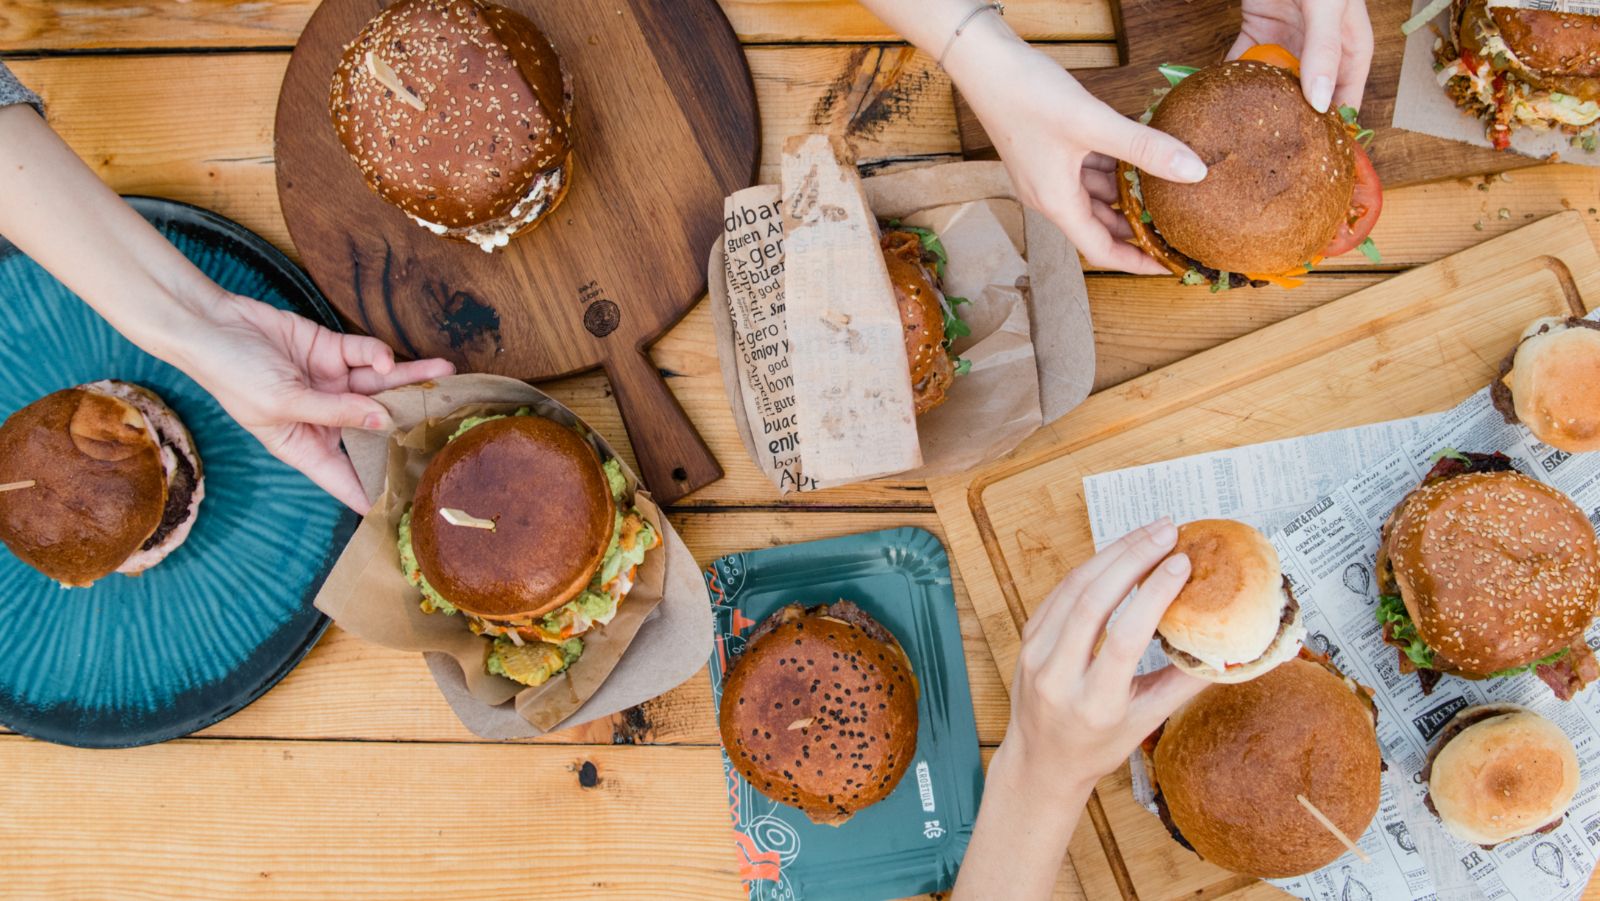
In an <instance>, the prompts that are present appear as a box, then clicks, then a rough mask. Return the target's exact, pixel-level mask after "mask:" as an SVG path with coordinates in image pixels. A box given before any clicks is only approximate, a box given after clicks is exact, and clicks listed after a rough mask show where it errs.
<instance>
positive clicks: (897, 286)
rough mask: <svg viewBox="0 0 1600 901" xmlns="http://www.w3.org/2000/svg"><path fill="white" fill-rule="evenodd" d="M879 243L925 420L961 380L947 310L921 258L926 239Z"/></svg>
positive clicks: (890, 235) (900, 234)
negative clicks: (948, 346) (947, 332)
mask: <svg viewBox="0 0 1600 901" xmlns="http://www.w3.org/2000/svg"><path fill="white" fill-rule="evenodd" d="M880 243H881V246H882V248H883V262H884V265H885V266H886V267H887V268H888V270H889V282H890V284H892V285H894V298H895V302H896V303H897V304H898V305H899V307H900V321H901V323H902V324H904V326H905V335H906V361H907V362H908V363H909V364H910V365H911V390H912V396H913V398H914V400H915V402H916V411H917V415H918V416H921V415H922V414H923V413H926V412H928V411H929V410H932V409H933V408H934V407H937V406H939V405H940V404H942V403H944V398H945V392H946V391H948V390H949V388H950V384H951V383H952V382H954V381H955V378H956V369H955V364H954V363H952V362H951V361H950V354H949V353H948V352H946V350H945V347H944V306H943V305H942V304H940V302H939V290H938V288H936V287H935V286H934V283H933V278H932V276H931V275H930V274H929V272H928V267H927V265H926V264H925V263H924V262H923V259H922V239H921V238H920V237H918V236H917V234H916V233H915V232H909V231H899V230H895V231H887V232H884V234H883V239H882V241H881V242H880Z"/></svg>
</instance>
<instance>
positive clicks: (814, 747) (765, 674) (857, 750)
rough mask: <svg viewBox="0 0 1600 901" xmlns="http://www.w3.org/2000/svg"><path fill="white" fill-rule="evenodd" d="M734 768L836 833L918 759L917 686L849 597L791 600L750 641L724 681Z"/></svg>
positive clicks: (895, 645)
mask: <svg viewBox="0 0 1600 901" xmlns="http://www.w3.org/2000/svg"><path fill="white" fill-rule="evenodd" d="M718 721H719V723H720V726H721V731H722V746H723V748H724V749H726V750H727V752H728V761H729V763H730V764H732V766H733V768H734V769H735V770H738V772H739V775H741V776H743V777H744V778H745V781H746V782H749V783H750V785H752V786H754V787H755V789H756V790H757V791H759V792H761V793H762V794H764V795H766V796H767V797H769V798H771V799H772V800H774V801H777V802H779V803H781V804H787V805H789V806H790V807H797V808H799V809H800V810H801V812H803V813H804V814H805V815H806V816H807V817H809V818H810V819H811V821H812V822H815V823H823V824H826V825H830V826H837V825H839V824H840V823H843V822H845V821H846V820H848V819H850V817H852V816H854V815H855V813H856V812H857V811H859V810H862V809H864V808H866V807H870V806H871V805H873V804H876V803H878V802H879V801H882V800H883V799H884V798H887V797H888V796H889V794H890V793H891V792H893V791H894V789H895V786H897V785H899V784H900V777H902V776H904V775H905V772H906V769H907V768H908V767H909V766H911V759H912V757H914V756H915V755H916V751H917V681H916V677H915V676H914V675H913V674H912V672H911V661H910V660H909V659H908V658H907V657H906V654H905V651H903V650H901V648H900V643H899V642H898V641H896V640H895V638H894V636H893V635H891V634H890V633H889V630H887V629H885V628H884V627H883V626H881V625H879V624H878V623H877V621H875V620H874V619H873V618H872V617H870V616H868V615H867V614H866V613H865V612H864V611H863V610H862V609H861V608H860V607H857V606H856V605H855V604H853V603H851V602H849V601H838V602H835V603H833V604H828V605H826V606H819V607H811V608H809V609H808V608H806V607H804V606H802V605H800V604H790V605H788V606H787V607H783V608H782V609H780V610H778V611H777V612H776V613H774V614H772V615H771V616H769V617H767V618H766V619H765V620H763V621H762V622H761V624H760V625H758V626H756V628H755V630H754V631H752V632H751V633H750V636H749V638H748V639H747V641H746V644H745V650H744V653H743V654H742V655H740V657H739V658H738V660H737V661H736V662H735V663H734V664H733V668H732V670H731V671H730V672H729V673H728V676H727V678H726V679H725V680H724V682H723V685H722V705H721V707H720V709H719V711H718Z"/></svg>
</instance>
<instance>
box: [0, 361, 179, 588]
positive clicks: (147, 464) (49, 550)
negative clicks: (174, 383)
mask: <svg viewBox="0 0 1600 901" xmlns="http://www.w3.org/2000/svg"><path fill="white" fill-rule="evenodd" d="M0 485H6V486H9V487H10V490H6V491H0V541H3V542H5V545H6V547H8V548H10V549H11V552H12V553H14V554H16V555H17V557H18V559H20V560H22V562H24V563H26V564H28V565H29V566H31V567H33V568H34V569H36V570H38V571H39V572H41V573H44V574H45V575H46V576H49V577H50V578H52V579H55V580H56V581H57V582H60V583H61V584H62V586H63V587H68V588H82V587H87V586H88V585H90V584H92V583H93V582H95V580H97V579H100V578H102V577H104V576H107V575H110V574H111V573H114V572H118V573H122V574H124V575H130V576H132V575H138V574H139V573H141V572H144V571H145V570H147V569H149V568H150V567H152V566H155V565H156V564H157V563H160V562H161V561H162V560H164V559H166V557H167V555H169V554H171V553H172V552H173V551H174V550H176V549H177V548H178V546H179V545H181V544H183V542H184V540H185V539H186V538H188V537H189V530H190V529H191V528H192V527H193V526H194V520H195V516H196V514H197V513H198V512H199V510H200V502H201V500H203V499H204V498H205V493H206V492H205V475H204V471H203V470H202V468H201V465H200V455H199V453H198V452H197V451H196V450H195V445H194V438H193V437H192V436H191V435H190V434H189V430H188V429H187V428H185V427H184V425H183V422H182V421H181V420H179V419H178V415H177V414H176V413H174V412H173V411H172V409H171V408H170V407H168V406H167V405H166V403H165V402H164V401H162V399H161V398H160V397H158V396H157V395H156V394H155V392H153V391H150V390H149V389H146V388H142V387H140V386H138V385H135V384H132V383H130V382H121V381H115V380H111V379H107V380H103V381H98V382H90V383H89V384H86V385H79V386H78V387H76V388H67V389H65V390H62V391H57V392H55V393H53V394H47V395H45V396H44V397H42V398H40V399H38V400H36V401H34V402H33V403H31V404H29V405H28V406H26V407H23V408H22V409H20V410H18V411H17V412H15V413H13V414H11V416H10V417H9V418H7V419H6V421H5V423H4V424H3V425H0Z"/></svg>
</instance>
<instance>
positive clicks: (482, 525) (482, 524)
mask: <svg viewBox="0 0 1600 901" xmlns="http://www.w3.org/2000/svg"><path fill="white" fill-rule="evenodd" d="M439 515H440V516H443V517H444V521H445V522H447V523H449V524H451V525H452V526H464V527H466V528H469V529H487V530H488V531H490V532H493V531H494V528H495V526H494V520H492V519H482V518H479V517H477V516H473V515H472V514H470V513H467V512H466V511H464V510H457V509H456V508H454V507H440V508H439Z"/></svg>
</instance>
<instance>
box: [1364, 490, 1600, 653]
mask: <svg viewBox="0 0 1600 901" xmlns="http://www.w3.org/2000/svg"><path fill="white" fill-rule="evenodd" d="M1378 566H1379V568H1380V570H1381V572H1380V576H1381V577H1382V578H1383V579H1384V580H1385V581H1386V582H1388V581H1389V579H1390V578H1391V577H1390V576H1389V571H1390V569H1391V568H1392V570H1393V575H1392V585H1393V587H1394V588H1396V589H1397V590H1398V591H1399V593H1400V597H1401V599H1402V600H1403V601H1404V602H1405V606H1406V612H1407V613H1408V614H1410V616H1411V620H1412V622H1413V623H1415V624H1416V627H1417V634H1418V636H1419V637H1420V638H1421V639H1422V641H1423V642H1424V643H1425V644H1426V645H1427V646H1428V647H1429V648H1430V649H1432V650H1433V652H1434V668H1435V669H1437V670H1440V671H1441V672H1446V673H1455V674H1458V675H1463V676H1468V677H1483V676H1488V675H1491V674H1493V673H1497V672H1500V671H1501V670H1506V669H1511V668H1514V667H1519V666H1523V665H1525V664H1528V663H1531V662H1533V661H1535V660H1538V659H1540V658H1542V657H1547V656H1549V655H1551V654H1553V653H1555V652H1557V651H1559V650H1561V649H1562V648H1565V647H1567V646H1568V645H1570V644H1571V643H1572V640H1573V638H1574V637H1575V636H1578V635H1580V634H1581V633H1582V632H1583V631H1584V629H1586V628H1588V626H1589V624H1590V623H1591V622H1593V621H1594V618H1595V613H1596V610H1597V607H1600V546H1597V542H1596V539H1595V533H1594V527H1593V526H1592V525H1590V523H1589V519H1588V517H1587V516H1585V515H1584V512H1583V511H1582V510H1581V509H1579V507H1578V505H1577V504H1575V503H1573V502H1572V499H1571V498H1569V497H1567V496H1566V495H1565V494H1562V493H1561V492H1560V491H1559V490H1557V489H1555V488H1552V487H1550V486H1549V485H1546V484H1544V483H1543V482H1540V481H1538V480H1536V479H1531V478H1529V477H1527V476H1525V475H1523V474H1522V473H1519V472H1478V473H1468V474H1465V475H1457V476H1453V477H1450V478H1447V479H1441V480H1437V481H1434V482H1432V483H1428V484H1425V485H1423V486H1422V487H1420V488H1418V489H1417V490H1415V491H1413V492H1412V493H1411V494H1410V495H1408V496H1407V497H1406V499H1405V500H1403V501H1402V502H1401V503H1400V506H1399V507H1397V508H1396V510H1395V512H1394V513H1393V514H1392V515H1391V517H1390V519H1389V522H1388V523H1387V524H1386V525H1385V527H1384V530H1383V540H1382V543H1381V544H1380V546H1379V550H1378Z"/></svg>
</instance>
